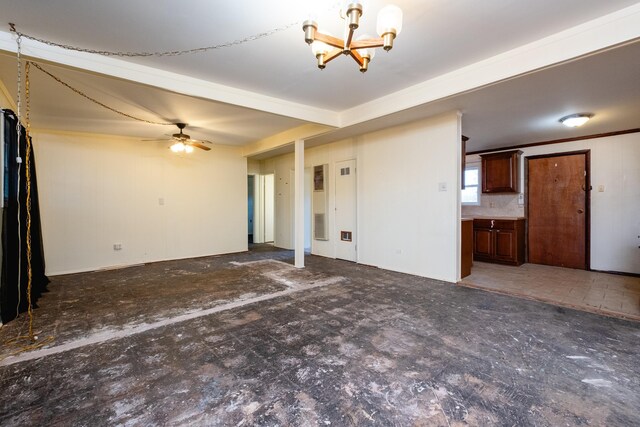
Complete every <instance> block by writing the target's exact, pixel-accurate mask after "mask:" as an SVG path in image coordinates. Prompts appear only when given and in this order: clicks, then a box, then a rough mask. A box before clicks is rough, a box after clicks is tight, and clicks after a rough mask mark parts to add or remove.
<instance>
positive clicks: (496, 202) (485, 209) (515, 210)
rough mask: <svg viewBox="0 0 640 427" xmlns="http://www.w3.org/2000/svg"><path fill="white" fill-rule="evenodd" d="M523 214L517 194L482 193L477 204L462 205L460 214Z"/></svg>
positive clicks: (522, 207)
mask: <svg viewBox="0 0 640 427" xmlns="http://www.w3.org/2000/svg"><path fill="white" fill-rule="evenodd" d="M474 215H477V216H509V217H511V216H518V217H519V216H524V206H521V205H519V204H518V194H517V193H516V194H482V195H481V196H480V205H479V206H465V205H462V216H463V217H465V216H474Z"/></svg>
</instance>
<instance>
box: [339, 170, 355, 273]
mask: <svg viewBox="0 0 640 427" xmlns="http://www.w3.org/2000/svg"><path fill="white" fill-rule="evenodd" d="M335 174H336V181H335V182H336V206H335V212H336V226H335V232H336V241H337V243H336V258H338V259H344V260H347V261H354V262H355V261H357V246H356V242H357V240H356V238H357V235H356V220H357V211H356V209H357V205H356V190H357V187H356V161H355V160H346V161H343V162H337V163H336V170H335Z"/></svg>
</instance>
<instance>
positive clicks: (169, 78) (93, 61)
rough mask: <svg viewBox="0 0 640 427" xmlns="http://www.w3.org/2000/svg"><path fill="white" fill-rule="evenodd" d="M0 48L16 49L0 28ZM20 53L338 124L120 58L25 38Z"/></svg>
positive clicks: (305, 108) (299, 107)
mask: <svg viewBox="0 0 640 427" xmlns="http://www.w3.org/2000/svg"><path fill="white" fill-rule="evenodd" d="M0 50H5V51H9V52H12V53H15V52H16V50H17V49H16V41H15V37H14V36H13V34H11V33H7V32H4V31H0ZM22 55H23V56H29V57H31V58H35V59H40V60H44V61H50V62H54V63H57V64H62V65H66V66H69V67H74V68H80V69H84V70H88V71H92V72H94V73H98V74H103V75H106V76H112V77H117V78H121V79H125V80H130V81H133V82H136V83H142V84H146V85H149V86H154V87H158V88H162V89H167V90H170V91H173V92H177V93H181V94H184V95H189V96H195V97H198V98H203V99H209V100H212V101H218V102H225V103H228V104H233V105H239V106H241V107H246V108H252V109H255V110H260V111H265V112H268V113H273V114H278V115H282V116H287V117H291V118H296V119H299V120H306V121H309V122H315V123H320V124H324V125H328V126H337V125H338V124H339V115H338V113H336V112H333V111H330V110H325V109H321V108H316V107H313V106H310V105H305V104H299V103H296V102H291V101H287V100H284V99H280V98H275V97H271V96H266V95H261V94H259V93H255V92H250V91H247V90H242V89H238V88H234V87H231V86H224V85H221V84H218V83H213V82H210V81H207V80H202V79H197V78H194V77H189V76H186V75H183V74H178V73H173V72H170V71H165V70H161V69H159V68H153V67H148V66H145V65H140V64H134V63H131V62H127V61H123V60H121V59H116V58H110V57H105V56H101V55H97V54H90V53H84V52H75V51H69V50H65V49H63V48H59V47H55V46H49V45H46V44H43V43H40V42H36V41H33V40H28V39H23V40H22Z"/></svg>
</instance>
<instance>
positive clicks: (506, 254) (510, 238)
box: [494, 230, 517, 262]
mask: <svg viewBox="0 0 640 427" xmlns="http://www.w3.org/2000/svg"><path fill="white" fill-rule="evenodd" d="M494 239H495V254H494V257H495V259H499V260H502V261H513V262H515V261H516V259H517V254H516V233H515V231H514V230H495V231H494Z"/></svg>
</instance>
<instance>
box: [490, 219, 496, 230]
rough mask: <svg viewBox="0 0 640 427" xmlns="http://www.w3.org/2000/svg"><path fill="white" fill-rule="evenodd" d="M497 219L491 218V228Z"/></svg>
mask: <svg viewBox="0 0 640 427" xmlns="http://www.w3.org/2000/svg"><path fill="white" fill-rule="evenodd" d="M495 222H496V221H495V220H494V219H492V220H491V228H493V225H494V223H495Z"/></svg>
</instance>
